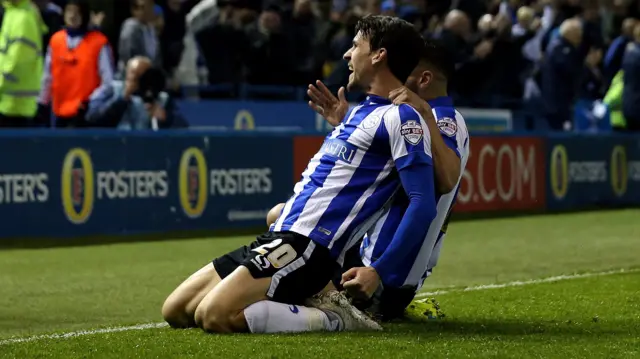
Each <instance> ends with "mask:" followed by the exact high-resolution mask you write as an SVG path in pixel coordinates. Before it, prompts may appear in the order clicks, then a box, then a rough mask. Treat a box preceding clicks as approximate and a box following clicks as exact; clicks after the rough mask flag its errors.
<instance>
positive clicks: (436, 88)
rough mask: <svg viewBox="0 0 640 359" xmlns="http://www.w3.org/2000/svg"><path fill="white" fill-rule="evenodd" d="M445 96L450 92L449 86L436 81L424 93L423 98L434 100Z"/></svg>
mask: <svg viewBox="0 0 640 359" xmlns="http://www.w3.org/2000/svg"><path fill="white" fill-rule="evenodd" d="M444 96H449V94H448V93H447V86H446V85H444V86H443V85H439V84H436V83H434V84H432V85H431V86H429V88H428V89H427V90H426V91H425V93H424V94H423V97H422V98H426V99H428V100H433V99H436V98H438V97H444Z"/></svg>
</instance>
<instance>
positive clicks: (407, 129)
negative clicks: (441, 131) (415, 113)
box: [400, 121, 424, 146]
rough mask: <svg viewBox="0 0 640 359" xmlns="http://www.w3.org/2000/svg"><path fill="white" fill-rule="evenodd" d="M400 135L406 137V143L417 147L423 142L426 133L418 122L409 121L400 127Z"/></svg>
mask: <svg viewBox="0 0 640 359" xmlns="http://www.w3.org/2000/svg"><path fill="white" fill-rule="evenodd" d="M400 134H401V135H402V137H404V140H405V141H407V142H409V143H410V144H412V145H414V146H415V145H417V144H418V143H420V141H422V136H423V135H424V131H423V130H422V126H420V124H419V123H418V122H416V121H407V122H405V123H404V124H403V125H402V126H400Z"/></svg>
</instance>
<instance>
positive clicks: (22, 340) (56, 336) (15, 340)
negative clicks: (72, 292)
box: [0, 323, 167, 346]
mask: <svg viewBox="0 0 640 359" xmlns="http://www.w3.org/2000/svg"><path fill="white" fill-rule="evenodd" d="M166 326H167V323H147V324H138V325H132V326H128V327H112V328H102V329H92V330H80V331H77V332H68V333H60V334H45V335H35V336H31V337H24V338H11V339H5V340H0V346H2V345H7V344H17V343H28V342H34V341H37V340H43V339H69V338H75V337H81V336H85V335H93V334H107V333H118V332H127V331H130V330H144V329H154V328H163V327H166Z"/></svg>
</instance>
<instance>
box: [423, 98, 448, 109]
mask: <svg viewBox="0 0 640 359" xmlns="http://www.w3.org/2000/svg"><path fill="white" fill-rule="evenodd" d="M427 103H428V104H429V106H431V108H434V107H453V99H452V98H451V97H449V96H440V97H436V98H434V99H431V100H428V101H427Z"/></svg>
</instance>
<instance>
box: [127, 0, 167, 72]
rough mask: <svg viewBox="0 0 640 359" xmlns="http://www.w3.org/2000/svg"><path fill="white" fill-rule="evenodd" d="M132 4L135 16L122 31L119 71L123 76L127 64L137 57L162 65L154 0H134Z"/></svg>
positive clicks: (128, 20)
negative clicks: (155, 21)
mask: <svg viewBox="0 0 640 359" xmlns="http://www.w3.org/2000/svg"><path fill="white" fill-rule="evenodd" d="M131 4H132V6H131V14H132V15H133V16H132V17H130V18H128V19H127V20H126V21H125V22H124V23H123V24H122V28H121V30H120V42H119V45H118V52H119V59H118V71H119V73H120V74H121V75H122V73H123V72H124V69H125V66H126V64H127V62H128V61H129V60H130V59H132V58H134V57H136V56H145V57H148V58H149V59H151V61H152V62H153V64H154V65H160V63H161V54H160V46H159V39H158V34H157V31H156V27H155V23H154V20H155V14H154V3H153V0H132V2H131Z"/></svg>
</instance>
